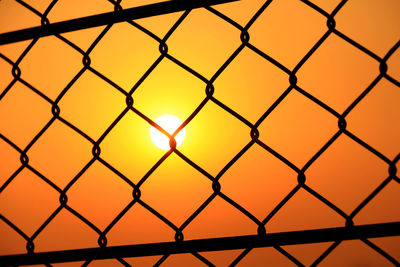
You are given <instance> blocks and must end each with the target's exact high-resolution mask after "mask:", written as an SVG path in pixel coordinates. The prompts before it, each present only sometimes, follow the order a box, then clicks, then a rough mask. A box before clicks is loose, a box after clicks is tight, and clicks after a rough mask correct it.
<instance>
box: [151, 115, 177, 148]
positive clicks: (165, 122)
mask: <svg viewBox="0 0 400 267" xmlns="http://www.w3.org/2000/svg"><path fill="white" fill-rule="evenodd" d="M155 122H156V123H157V124H158V125H160V126H161V128H163V129H164V130H166V131H167V132H168V133H170V134H173V133H174V132H175V130H176V129H177V128H178V127H179V126H180V125H181V124H182V121H181V120H180V119H178V118H177V117H175V116H172V115H163V116H161V117H159V118H158V119H156V121H155ZM150 137H151V140H152V141H153V143H154V144H155V145H156V146H157V147H159V148H161V149H163V150H169V149H170V146H169V138H168V137H167V136H166V135H165V134H163V133H162V132H160V131H159V130H157V129H156V128H154V127H153V126H152V127H151V128H150ZM184 138H185V129H182V130H181V131H180V132H179V133H178V134H177V135H176V136H175V140H176V147H178V146H179V145H180V144H182V142H183V139H184Z"/></svg>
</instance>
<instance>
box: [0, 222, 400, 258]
mask: <svg viewBox="0 0 400 267" xmlns="http://www.w3.org/2000/svg"><path fill="white" fill-rule="evenodd" d="M398 235H400V222H392V223H381V224H369V225H360V226H352V227H337V228H326V229H316V230H305V231H293V232H282V233H271V234H266V235H264V236H260V235H248V236H236V237H223V238H211V239H197V240H188V241H182V242H163V243H153V244H140V245H127V246H113V247H105V248H88V249H75V250H64V251H55V252H41V253H31V254H19V255H7V256H0V266H10V265H31V264H39V263H57V262H73V261H83V260H88V259H91V260H96V259H113V258H125V257H140V256H154V255H168V254H179V253H191V252H202V251H219V250H231V249H245V248H256V247H270V246H284V245H295V244H307V243H317V242H334V241H341V240H353V239H365V238H374V237H385V236H398Z"/></svg>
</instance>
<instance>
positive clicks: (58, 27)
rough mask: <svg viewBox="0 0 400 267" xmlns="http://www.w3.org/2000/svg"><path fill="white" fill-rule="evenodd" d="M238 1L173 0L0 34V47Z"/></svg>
mask: <svg viewBox="0 0 400 267" xmlns="http://www.w3.org/2000/svg"><path fill="white" fill-rule="evenodd" d="M234 1H238V0H201V1H196V0H173V1H166V2H161V3H155V4H151V5H145V6H139V7H133V8H129V9H124V10H120V11H117V12H108V13H103V14H98V15H93V16H88V17H82V18H77V19H72V20H67V21H61V22H56V23H51V24H47V25H42V26H38V27H33V28H28V29H23V30H18V31H13V32H7V33H2V34H0V45H2V44H9V43H15V42H19V41H25V40H30V39H33V38H38V37H44V36H49V35H54V34H60V33H65V32H71V31H77V30H82V29H87V28H92V27H97V26H103V25H107V24H110V23H117V22H123V21H129V20H134V19H140V18H147V17H151V16H157V15H162V14H168V13H173V12H178V11H183V10H187V9H194V8H199V7H205V6H212V5H217V4H223V3H228V2H234Z"/></svg>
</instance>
